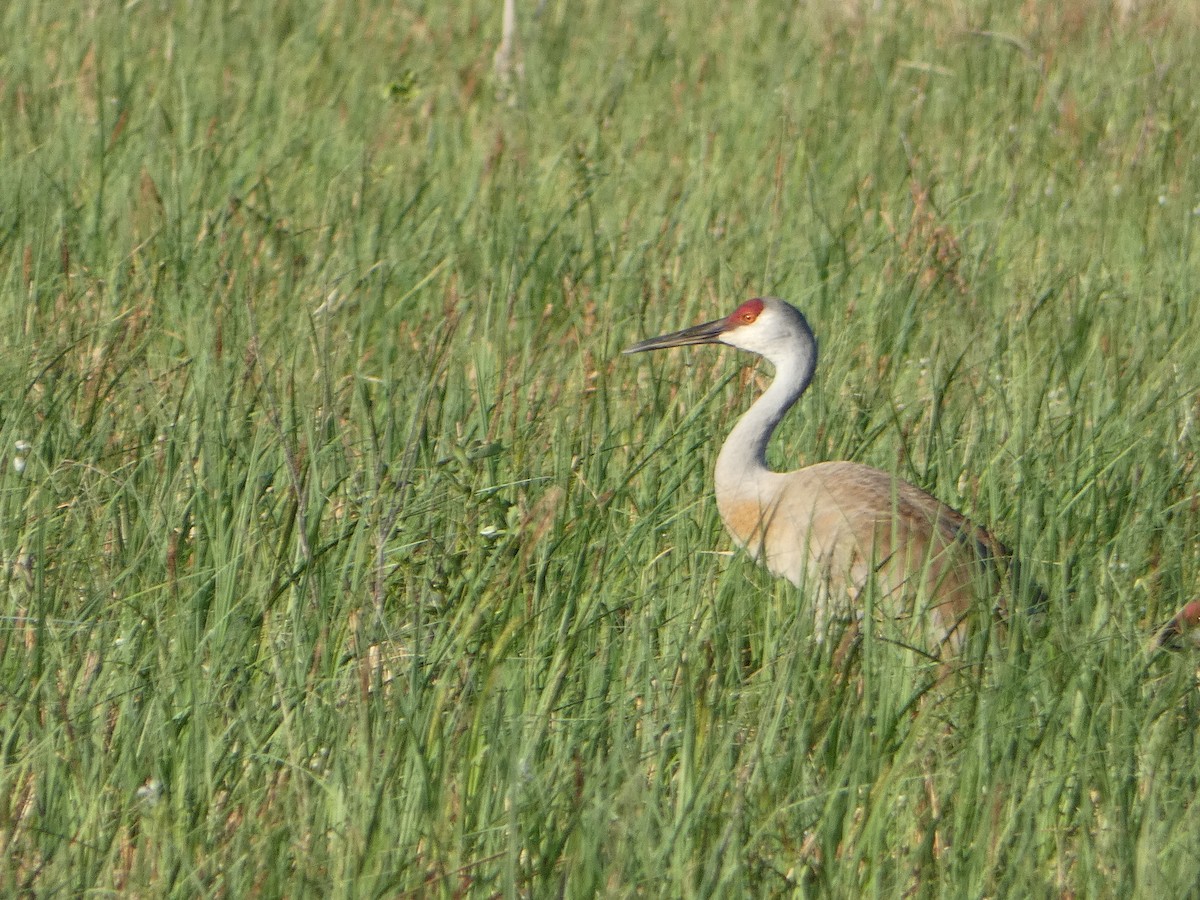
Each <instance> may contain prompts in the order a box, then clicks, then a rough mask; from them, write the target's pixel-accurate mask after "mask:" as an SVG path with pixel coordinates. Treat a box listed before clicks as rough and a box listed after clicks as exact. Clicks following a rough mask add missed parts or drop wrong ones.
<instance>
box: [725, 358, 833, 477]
mask: <svg viewBox="0 0 1200 900" xmlns="http://www.w3.org/2000/svg"><path fill="white" fill-rule="evenodd" d="M772 362H773V363H774V365H775V379H774V380H773V381H772V382H771V386H770V387H768V388H767V390H766V391H765V392H764V393H763V395H762V396H761V397H759V398H758V400H757V401H756V402H755V403H754V405H753V406H751V407H750V409H748V410H747V411H746V414H745V415H743V416H742V417H741V419H739V420H738V423H737V424H736V425H735V426H734V427H733V431H731V432H730V433H729V437H728V438H726V439H725V444H724V446H723V447H721V453H720V455H719V456H718V457H717V471H716V482H717V485H716V486H717V496H718V497H721V496H722V495H724V496H727V497H746V498H750V497H754V496H759V495H761V488H762V486H763V482H765V481H770V480H771V478H772V477H773V476H774V474H775V473H773V472H771V470H770V469H768V468H767V444H768V443H770V441H771V435H772V433H773V432H774V431H775V426H776V425H778V424H779V420H780V419H782V418H783V416H784V414H785V413H786V412H787V411H788V410H789V409H791V407H792V404H793V403H795V402H796V401H797V400H798V399H799V398H800V395H801V394H803V393H804V391H805V389H806V388H807V387H808V385H809V383H810V382H811V381H812V378H813V372H814V371H815V370H816V366H817V353H816V347H815V345H813V344H811V343H809V342H801V345H800V346H792V347H790V348H789V352H788V353H786V354H780V358H777V359H774V360H772Z"/></svg>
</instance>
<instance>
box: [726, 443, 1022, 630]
mask: <svg viewBox="0 0 1200 900" xmlns="http://www.w3.org/2000/svg"><path fill="white" fill-rule="evenodd" d="M776 478H777V479H778V480H777V481H775V483H774V485H773V488H774V489H773V490H772V491H770V492H768V493H767V494H766V495H759V496H756V497H741V498H735V499H733V500H732V501H727V502H725V503H723V504H721V514H722V517H723V519H724V521H725V524H726V527H727V528H728V529H729V531H730V532H731V533H732V535H733V537H734V538H735V540H737V542H738V543H739V544H742V545H743V546H745V547H746V549H747V550H748V551H749V552H750V553H751V555H753V556H754V557H756V558H757V559H759V560H760V561H761V562H763V563H764V564H765V565H766V566H767V568H768V569H770V570H771V571H772V572H773V573H775V574H776V575H779V576H782V577H784V578H787V579H788V580H789V581H791V582H792V583H793V584H796V585H798V586H800V587H801V588H802V589H804V590H805V592H806V598H808V599H810V601H811V603H812V605H813V608H814V614H815V617H816V628H817V633H818V634H819V635H820V634H822V633H823V632H824V631H825V630H826V629H827V627H828V625H829V622H830V620H832V619H838V618H848V619H857V618H859V617H861V615H862V611H863V606H864V599H865V596H866V592H868V591H873V597H874V600H875V608H876V611H877V612H878V613H879V614H880V615H881V617H882V619H884V620H886V621H887V622H888V623H889V624H890V625H892V626H900V627H902V628H905V629H906V630H907V632H909V633H906V634H904V635H903V637H904V638H905V639H909V640H912V639H914V638H915V637H916V636H915V635H914V634H912V633H911V632H912V630H913V627H915V629H916V630H917V631H920V632H923V633H924V635H925V636H926V637H927V638H928V640H929V642H930V643H931V645H932V647H933V648H936V647H937V646H938V645H941V644H945V643H947V642H950V643H953V644H955V645H957V644H959V643H961V640H962V636H963V631H964V622H965V620H966V618H967V616H968V614H969V612H970V610H971V609H972V608H973V607H976V606H978V605H979V600H980V595H981V594H986V593H989V592H994V590H995V587H996V584H995V579H994V577H993V573H992V572H991V563H992V562H993V561H994V557H995V556H1000V555H1007V551H1006V550H1005V548H1004V547H1003V546H1002V545H1000V544H999V542H996V541H995V540H994V539H993V538H991V536H990V535H988V534H987V533H986V532H984V531H983V530H982V529H978V528H975V526H973V525H971V523H970V522H968V521H967V520H966V519H965V518H964V517H963V516H962V515H961V514H960V513H958V512H957V511H955V510H953V509H951V508H950V507H948V506H946V505H945V504H943V503H941V502H940V501H938V500H937V499H936V498H934V497H933V496H931V495H930V494H928V493H926V492H925V491H922V490H921V489H920V488H917V487H915V486H913V485H911V484H909V483H907V482H905V481H903V480H901V479H899V478H896V477H894V476H892V475H890V474H888V473H886V472H883V471H881V470H879V469H874V468H871V467H870V466H864V465H860V464H858V463H846V462H832V463H821V464H818V465H814V466H809V467H807V468H805V469H800V470H799V471H796V472H791V473H788V474H786V475H778V476H776Z"/></svg>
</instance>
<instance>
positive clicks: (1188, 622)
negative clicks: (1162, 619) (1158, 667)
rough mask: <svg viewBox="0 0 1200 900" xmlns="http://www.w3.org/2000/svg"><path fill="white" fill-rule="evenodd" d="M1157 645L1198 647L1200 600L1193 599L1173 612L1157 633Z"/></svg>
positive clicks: (1199, 641) (1199, 642) (1199, 637)
mask: <svg viewBox="0 0 1200 900" xmlns="http://www.w3.org/2000/svg"><path fill="white" fill-rule="evenodd" d="M1156 644H1157V646H1159V647H1176V648H1178V647H1182V646H1187V645H1188V644H1190V645H1192V646H1193V647H1200V600H1193V601H1192V602H1191V603H1189V604H1187V605H1186V606H1185V607H1184V608H1183V609H1181V610H1180V611H1179V612H1177V613H1176V614H1175V617H1174V618H1173V619H1171V621H1170V622H1168V623H1167V624H1166V625H1164V626H1163V627H1162V629H1161V630H1160V631H1159V633H1158V638H1157V641H1156Z"/></svg>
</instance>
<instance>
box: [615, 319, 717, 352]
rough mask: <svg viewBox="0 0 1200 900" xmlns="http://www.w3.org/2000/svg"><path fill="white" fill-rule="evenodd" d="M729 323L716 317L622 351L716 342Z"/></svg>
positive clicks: (641, 350) (660, 348)
mask: <svg viewBox="0 0 1200 900" xmlns="http://www.w3.org/2000/svg"><path fill="white" fill-rule="evenodd" d="M728 325H729V323H728V321H727V320H726V319H714V320H713V321H711V322H705V323H704V324H702V325H693V326H692V327H691V328H685V329H683V331H672V332H671V333H670V334H660V335H659V336H658V337H652V338H647V339H646V340H644V341H638V342H637V343H636V344H634V345H633V346H632V347H626V348H625V349H624V350H622V351H621V352H622V353H641V352H643V351H645V350H664V349H666V348H667V347H687V346H690V345H692V344H715V343H717V342H718V341H719V340H720V338H721V333H722V332H723V331H725V329H726V328H727V327H728Z"/></svg>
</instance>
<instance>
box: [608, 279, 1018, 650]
mask: <svg viewBox="0 0 1200 900" xmlns="http://www.w3.org/2000/svg"><path fill="white" fill-rule="evenodd" d="M710 343H723V344H728V345H730V346H733V347H737V348H739V349H742V350H748V351H750V352H752V353H757V354H758V355H760V356H762V357H763V358H765V359H766V360H767V361H769V362H770V363H772V364H773V365H774V367H775V378H774V380H773V381H772V382H771V385H770V387H768V388H767V390H766V391H765V392H764V393H763V395H762V396H761V397H759V398H758V400H757V401H755V403H754V404H753V405H752V406H751V407H750V409H749V410H748V411H747V412H746V413H745V414H744V415H743V416H742V417H741V419H739V420H738V422H737V424H736V425H735V426H734V427H733V430H732V431H731V432H730V434H729V436H728V438H726V440H725V443H724V445H723V446H722V448H721V452H720V454H719V456H718V457H717V465H716V473H715V482H716V496H717V507H718V509H719V510H720V513H721V518H722V520H723V521H724V523H725V527H726V528H727V530H728V531H729V533H730V534H731V535H732V537H733V539H734V541H735V542H736V543H737V544H738V545H739V546H741V547H744V548H745V549H746V550H747V552H749V553H750V555H751V556H752V557H754V558H755V559H757V560H759V561H760V562H762V563H764V564H765V565H766V567H767V568H768V569H769V570H770V571H771V572H772V573H773V574H775V575H778V576H780V577H783V578H786V579H788V580H789V581H791V582H792V583H793V584H796V585H797V586H799V587H801V588H804V589H806V590H807V593H808V596H809V597H810V600H811V602H812V605H813V611H814V617H815V630H816V633H817V634H818V636H821V635H824V634H825V633H826V631H827V629H828V628H829V626H830V624H831V622H833V621H835V620H840V621H843V622H855V621H857V620H858V619H859V618H861V616H862V615H863V613H864V608H865V606H866V605H867V603H868V601H869V600H871V598H873V604H874V609H875V612H876V618H878V619H880V620H881V621H884V622H888V623H891V624H892V625H896V626H899V628H900V630H901V631H900V633H901V634H903V635H904V638H903V639H907V640H919V641H920V642H921V644H922V645H923V646H924V647H925V648H927V649H928V651H929V652H931V653H932V654H934V655H940V654H941V653H942V652H943V651H944V650H947V649H948V650H950V651H951V652H955V651H957V650H959V649H960V648H961V646H962V643H963V641H964V639H965V637H966V633H967V630H968V624H969V622H970V620H971V618H972V612H973V610H978V609H979V608H980V603H981V601H983V600H984V599H986V598H987V597H989V596H991V597H994V596H996V594H997V592H998V591H999V569H998V564H999V563H1001V562H1002V561H1003V560H1005V559H1007V558H1008V557H1009V556H1010V554H1009V551H1008V549H1007V548H1006V547H1004V545H1003V544H1001V543H1000V542H999V541H997V540H996V539H995V538H994V537H992V536H991V535H990V534H989V533H988V532H987V531H985V530H983V529H982V528H979V527H977V526H975V525H973V524H972V523H971V522H969V521H968V520H967V519H966V518H965V517H964V516H963V515H962V514H961V513H959V512H957V511H956V510H954V509H952V508H951V507H949V506H947V505H946V504H944V503H942V502H941V501H939V500H937V499H936V498H935V497H933V496H932V495H930V494H928V493H927V492H925V491H923V490H921V489H920V488H918V487H916V486H914V485H912V484H909V483H908V482H906V481H904V480H902V479H900V478H898V477H896V476H894V475H891V474H889V473H887V472H884V471H882V470H880V469H876V468H872V467H871V466H866V465H862V464H860V463H853V462H823V463H817V464H815V465H811V466H807V467H805V468H802V469H798V470H796V471H794V472H774V471H772V470H771V469H770V468H768V466H767V461H766V450H767V445H768V443H769V442H770V439H771V435H772V434H773V433H774V431H775V427H776V426H777V425H778V424H779V422H780V420H781V419H782V418H783V416H784V415H785V414H786V413H787V411H788V410H789V409H790V408H791V407H792V406H793V405H794V404H795V402H796V401H797V400H798V399H799V398H800V396H801V395H802V394H803V393H804V391H805V390H806V389H807V388H808V385H809V384H810V382H811V381H812V377H813V374H814V372H815V370H816V363H817V343H816V339H815V337H814V336H813V333H812V330H811V329H810V328H809V326H808V322H807V321H806V320H805V318H804V316H803V315H802V314H801V313H800V311H799V310H797V309H796V308H795V307H793V306H791V305H790V304H788V303H786V302H785V301H783V300H779V299H776V298H756V299H753V300H748V301H746V302H745V303H743V304H742V305H741V306H739V307H738V308H737V310H735V311H734V312H733V314H732V315H730V316H728V317H727V318H724V319H717V320H715V321H713V322H706V323H704V324H702V325H696V326H693V327H692V328H687V329H684V330H683V331H678V332H673V333H671V334H665V335H662V336H660V337H656V338H650V339H648V340H645V341H641V342H639V343H637V344H634V345H633V346H631V347H629V348H627V349H626V350H625V352H626V353H640V352H644V351H647V350H658V349H664V348H667V347H678V346H687V345H692V344H710ZM989 612H990V610H989Z"/></svg>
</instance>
